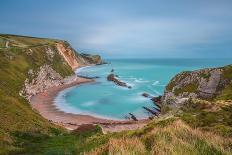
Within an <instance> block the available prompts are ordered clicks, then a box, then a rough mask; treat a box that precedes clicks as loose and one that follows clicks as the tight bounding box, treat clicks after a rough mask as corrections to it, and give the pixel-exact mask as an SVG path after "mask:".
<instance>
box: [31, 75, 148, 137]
mask: <svg viewBox="0 0 232 155" xmlns="http://www.w3.org/2000/svg"><path fill="white" fill-rule="evenodd" d="M91 82H95V81H94V80H92V79H86V78H80V77H78V78H77V79H76V80H75V81H73V82H71V83H69V84H63V85H60V86H56V87H52V88H50V89H48V90H46V91H45V92H42V93H38V94H37V95H34V96H33V97H32V98H31V100H30V103H31V106H32V108H33V109H34V110H36V111H38V112H39V113H40V114H41V115H42V116H43V117H44V118H46V119H48V120H49V121H50V122H52V123H54V124H57V125H60V126H63V127H65V128H66V129H68V130H74V129H77V128H78V127H80V126H81V125H83V124H99V125H101V126H102V128H103V131H104V132H118V131H122V130H133V129H137V128H140V127H143V126H144V125H146V124H147V122H148V120H139V121H136V122H135V121H129V120H128V121H127V120H125V121H116V120H107V119H102V118H97V117H93V116H89V115H79V114H71V113H65V112H63V111H60V110H59V109H57V107H56V105H55V104H54V98H55V97H56V95H57V94H58V93H59V92H60V91H62V90H64V89H66V88H69V87H73V86H78V85H80V84H84V83H91Z"/></svg>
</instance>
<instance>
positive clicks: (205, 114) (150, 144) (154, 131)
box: [30, 100, 232, 155]
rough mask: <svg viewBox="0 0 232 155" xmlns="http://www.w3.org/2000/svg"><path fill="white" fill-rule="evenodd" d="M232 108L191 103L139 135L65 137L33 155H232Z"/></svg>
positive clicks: (41, 145)
mask: <svg viewBox="0 0 232 155" xmlns="http://www.w3.org/2000/svg"><path fill="white" fill-rule="evenodd" d="M231 118H232V105H231V104H226V102H221V103H219V102H215V103H210V102H207V101H201V100H194V101H189V102H187V103H186V105H185V106H184V107H183V108H182V109H181V110H180V111H178V112H177V113H175V114H170V115H167V116H166V117H163V118H159V119H156V120H153V121H151V122H150V123H149V124H148V125H147V126H145V127H144V128H142V129H139V130H135V131H124V132H120V133H110V134H102V133H101V132H100V130H99V129H96V130H95V131H93V132H91V133H90V132H87V134H86V133H81V134H80V133H78V134H75V133H73V134H69V135H61V136H57V137H52V138H50V139H48V140H47V141H46V142H41V143H38V145H36V148H34V149H32V148H31V147H30V148H31V150H33V151H32V152H31V154H33V153H35V152H39V153H40V154H56V153H57V152H59V153H60V154H81V153H83V152H85V153H86V154H117V153H118V154H123V155H128V154H131V155H132V154H133V155H134V154H139V155H140V154H143V155H146V154H148V155H151V154H202V155H205V154H232V122H231Z"/></svg>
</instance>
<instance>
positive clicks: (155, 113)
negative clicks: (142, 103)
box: [143, 107, 159, 117]
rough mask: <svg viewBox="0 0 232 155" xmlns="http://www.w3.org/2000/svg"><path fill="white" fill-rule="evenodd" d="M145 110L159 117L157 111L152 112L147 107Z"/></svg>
mask: <svg viewBox="0 0 232 155" xmlns="http://www.w3.org/2000/svg"><path fill="white" fill-rule="evenodd" d="M143 109H145V110H146V111H148V112H149V113H151V114H152V115H155V116H157V117H158V115H159V114H158V112H156V111H155V110H152V109H150V108H147V107H143Z"/></svg>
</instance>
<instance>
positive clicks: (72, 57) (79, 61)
mask: <svg viewBox="0 0 232 155" xmlns="http://www.w3.org/2000/svg"><path fill="white" fill-rule="evenodd" d="M56 47H57V50H58V52H59V54H60V55H61V56H62V57H63V58H64V59H65V61H66V62H67V63H68V64H69V66H71V67H72V69H73V70H75V69H76V68H78V67H81V66H85V65H87V64H88V63H87V62H86V61H85V60H84V58H82V57H77V56H76V55H77V54H75V51H74V50H73V49H72V48H71V46H70V45H69V44H68V43H66V42H63V43H57V44H56Z"/></svg>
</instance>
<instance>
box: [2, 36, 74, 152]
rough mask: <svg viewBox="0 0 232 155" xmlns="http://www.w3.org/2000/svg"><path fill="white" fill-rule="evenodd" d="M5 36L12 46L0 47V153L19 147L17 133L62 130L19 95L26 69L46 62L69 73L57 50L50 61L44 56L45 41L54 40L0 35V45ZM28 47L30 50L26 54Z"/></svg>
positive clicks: (46, 133)
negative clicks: (35, 110)
mask: <svg viewBox="0 0 232 155" xmlns="http://www.w3.org/2000/svg"><path fill="white" fill-rule="evenodd" d="M6 40H8V41H9V42H10V43H9V44H10V45H13V46H14V47H10V48H7V49H6V48H4V47H2V49H0V58H1V59H0V85H1V87H0V154H1V153H4V152H8V151H9V150H11V149H13V150H15V149H17V148H21V146H20V145H24V144H23V143H21V142H22V141H21V140H20V138H21V137H27V136H28V137H31V138H34V137H37V136H38V135H39V136H41V135H43V136H44V137H47V136H49V135H54V134H58V133H60V132H63V130H61V129H59V128H57V127H56V126H54V125H52V124H51V123H49V122H48V121H47V120H45V119H43V118H42V117H41V116H40V115H39V114H37V113H36V112H34V111H33V110H32V109H31V107H30V105H29V103H28V102H27V101H26V100H25V99H23V98H22V97H20V96H19V91H20V90H21V88H22V85H23V83H24V80H25V79H26V77H27V72H28V70H29V69H33V70H38V68H39V67H40V66H42V65H43V64H45V63H48V64H51V65H52V66H55V67H54V69H55V70H56V71H57V72H59V73H61V75H63V76H66V75H70V74H71V73H72V70H71V68H70V67H69V66H68V65H66V64H63V63H62V58H61V57H60V56H59V54H55V56H54V60H53V61H52V62H49V61H48V59H47V56H46V53H45V50H46V48H47V46H48V45H49V46H50V47H51V48H54V43H55V42H56V40H49V39H39V38H27V37H19V36H9V35H0V45H1V46H2V45H4V43H3V41H6ZM38 45H39V46H38ZM0 48H1V47H0ZM29 48H30V49H32V50H33V53H32V54H28V52H29ZM54 49H55V48H54ZM18 138H19V140H18ZM19 142H20V143H21V144H19Z"/></svg>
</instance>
